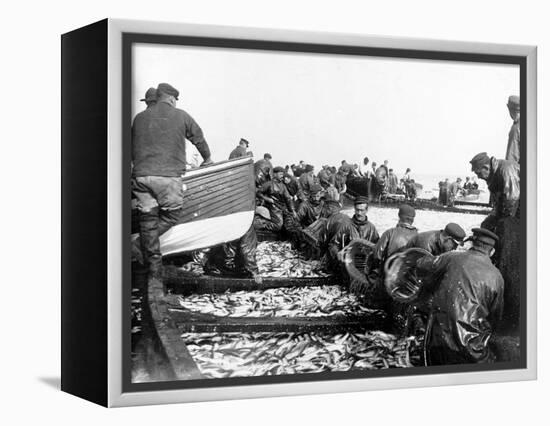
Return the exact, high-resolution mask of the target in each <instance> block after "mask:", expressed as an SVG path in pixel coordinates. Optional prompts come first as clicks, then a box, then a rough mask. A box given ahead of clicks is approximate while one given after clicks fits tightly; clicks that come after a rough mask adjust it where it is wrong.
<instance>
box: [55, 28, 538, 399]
mask: <svg viewBox="0 0 550 426" xmlns="http://www.w3.org/2000/svg"><path fill="white" fill-rule="evenodd" d="M62 81H63V88H62V120H63V121H62V389H63V390H65V391H66V392H69V393H72V394H75V395H78V396H81V397H83V398H86V399H89V400H91V401H94V402H97V403H99V404H102V405H106V406H122V405H141V404H155V403H171V402H189V401H205V400H216V399H234V398H251V397H266V396H278V395H299V394H312V393H325V392H345V391H359V390H373V389H391V388H404V387H419V386H433V385H441V384H466V383H486V382H500V381H514V380H530V379H535V378H536V272H535V271H536V267H535V266H536V238H537V236H536V93H537V91H536V48H535V47H534V46H519V45H498V44H484V43H464V42H451V41H434V40H418V39H406V38H387V37H373V36H366V35H351V34H331V33H309V32H296V31H282V30H267V29H255V28H233V27H218V26H202V25H188V24H177V23H153V22H139V21H124V20H111V19H107V20H103V21H100V22H97V23H95V24H91V25H89V26H87V27H84V28H80V29H77V30H75V31H73V32H70V33H67V34H64V35H63V36H62ZM520 200H521V202H520Z"/></svg>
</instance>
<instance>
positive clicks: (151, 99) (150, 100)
mask: <svg viewBox="0 0 550 426" xmlns="http://www.w3.org/2000/svg"><path fill="white" fill-rule="evenodd" d="M140 102H145V105H147V108H150V107H152V106H153V105H156V104H157V89H155V88H154V87H149V88H148V89H147V92H145V97H144V98H143V99H140Z"/></svg>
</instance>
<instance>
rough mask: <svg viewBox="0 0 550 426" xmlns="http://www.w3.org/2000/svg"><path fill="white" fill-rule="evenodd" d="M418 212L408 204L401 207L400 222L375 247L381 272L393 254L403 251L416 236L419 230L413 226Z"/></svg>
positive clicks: (375, 257) (385, 233)
mask: <svg viewBox="0 0 550 426" xmlns="http://www.w3.org/2000/svg"><path fill="white" fill-rule="evenodd" d="M415 216H416V211H415V210H414V208H413V207H412V206H410V205H408V204H403V205H402V206H401V207H399V212H398V217H399V221H398V222H397V225H396V226H395V227H394V228H390V229H388V230H387V231H385V232H384V233H383V234H382V236H381V237H380V240H378V243H377V244H376V246H375V247H374V254H373V257H374V260H375V265H374V266H375V267H378V268H379V269H380V271H381V270H382V269H383V267H384V262H385V261H386V259H387V258H388V257H390V256H391V255H392V254H394V253H396V252H398V251H400V250H402V249H403V248H405V246H406V245H407V244H408V243H409V241H410V240H411V239H412V238H413V237H415V236H416V234H417V232H418V230H417V229H416V228H415V227H414V226H413V222H414V217H415Z"/></svg>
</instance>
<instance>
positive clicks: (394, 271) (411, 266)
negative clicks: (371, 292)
mask: <svg viewBox="0 0 550 426" xmlns="http://www.w3.org/2000/svg"><path fill="white" fill-rule="evenodd" d="M426 255H428V256H431V255H430V253H429V252H427V251H426V250H423V249H420V248H410V249H408V250H405V251H403V252H398V253H395V254H393V255H391V256H390V257H389V258H388V260H386V263H385V264H384V286H385V288H386V291H387V292H388V294H389V295H390V296H391V297H392V299H393V300H395V301H397V302H402V303H410V302H414V301H415V300H417V299H418V297H419V295H420V293H421V292H422V289H423V287H424V286H425V284H426V278H425V277H422V276H419V275H418V274H417V271H416V261H417V260H418V259H420V258H421V257H424V256H426Z"/></svg>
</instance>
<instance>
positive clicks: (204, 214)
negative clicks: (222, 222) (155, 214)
mask: <svg viewBox="0 0 550 426" xmlns="http://www.w3.org/2000/svg"><path fill="white" fill-rule="evenodd" d="M222 201H223V202H219V203H216V204H214V205H210V206H208V207H204V208H199V209H196V210H194V211H193V210H190V211H188V209H186V208H185V207H184V213H183V214H182V216H181V218H180V220H179V223H187V222H192V221H196V220H203V219H208V218H211V217H217V216H225V215H228V214H232V213H239V212H245V211H251V210H253V209H254V200H253V199H250V197H249V196H248V195H247V194H243V195H241V198H238V199H230V200H222Z"/></svg>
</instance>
